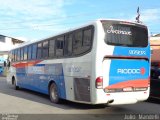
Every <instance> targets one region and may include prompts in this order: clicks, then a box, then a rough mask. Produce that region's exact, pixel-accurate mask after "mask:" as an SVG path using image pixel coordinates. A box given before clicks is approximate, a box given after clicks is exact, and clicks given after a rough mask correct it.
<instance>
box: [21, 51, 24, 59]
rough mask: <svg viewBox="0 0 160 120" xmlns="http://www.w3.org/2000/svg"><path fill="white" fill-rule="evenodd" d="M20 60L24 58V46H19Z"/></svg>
mask: <svg viewBox="0 0 160 120" xmlns="http://www.w3.org/2000/svg"><path fill="white" fill-rule="evenodd" d="M21 60H24V48H21Z"/></svg>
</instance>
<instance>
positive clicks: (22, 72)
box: [16, 63, 66, 99]
mask: <svg viewBox="0 0 160 120" xmlns="http://www.w3.org/2000/svg"><path fill="white" fill-rule="evenodd" d="M36 69H37V74H35V71H34V70H36ZM40 70H41V71H40ZM16 72H17V73H16V74H17V80H18V81H17V85H18V86H20V87H22V88H26V89H30V90H33V91H37V92H41V93H44V94H48V85H49V82H50V81H54V82H55V83H56V85H57V87H58V91H59V96H60V98H63V99H65V98H66V90H65V82H64V73H63V66H62V64H61V63H58V64H49V65H45V64H37V65H35V66H29V67H26V68H16Z"/></svg>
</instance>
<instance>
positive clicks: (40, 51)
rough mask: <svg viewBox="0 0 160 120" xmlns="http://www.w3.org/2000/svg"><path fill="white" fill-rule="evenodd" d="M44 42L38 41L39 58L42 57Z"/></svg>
mask: <svg viewBox="0 0 160 120" xmlns="http://www.w3.org/2000/svg"><path fill="white" fill-rule="evenodd" d="M42 49H43V47H42V43H38V49H37V58H38V59H41V58H42Z"/></svg>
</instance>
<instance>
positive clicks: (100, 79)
mask: <svg viewBox="0 0 160 120" xmlns="http://www.w3.org/2000/svg"><path fill="white" fill-rule="evenodd" d="M96 88H97V89H102V88H103V77H102V76H100V77H98V78H97V79H96Z"/></svg>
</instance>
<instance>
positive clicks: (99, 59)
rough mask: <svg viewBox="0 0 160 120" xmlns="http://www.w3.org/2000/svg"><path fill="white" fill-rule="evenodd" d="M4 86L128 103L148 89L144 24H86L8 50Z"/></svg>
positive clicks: (67, 97)
mask: <svg viewBox="0 0 160 120" xmlns="http://www.w3.org/2000/svg"><path fill="white" fill-rule="evenodd" d="M10 59H11V66H10V70H9V74H8V76H7V81H8V83H10V84H12V85H14V86H15V89H18V88H26V89H30V90H33V91H38V92H41V93H44V94H48V95H49V96H50V100H51V102H53V103H59V102H60V100H61V99H65V100H69V101H74V102H80V103H87V104H108V105H117V104H133V103H137V102H139V101H143V100H146V99H147V98H148V97H149V90H150V85H149V84H150V45H149V41H148V29H147V27H146V26H145V25H143V24H140V23H136V22H129V21H122V20H107V19H106V20H105V19H104V20H97V21H94V22H92V23H90V24H86V25H84V26H81V27H77V28H75V29H72V30H69V31H66V32H63V33H60V34H57V35H55V36H52V37H49V38H46V39H43V40H39V41H36V42H32V43H28V44H25V45H21V46H20V47H18V48H16V49H13V50H12V51H11V52H10Z"/></svg>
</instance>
